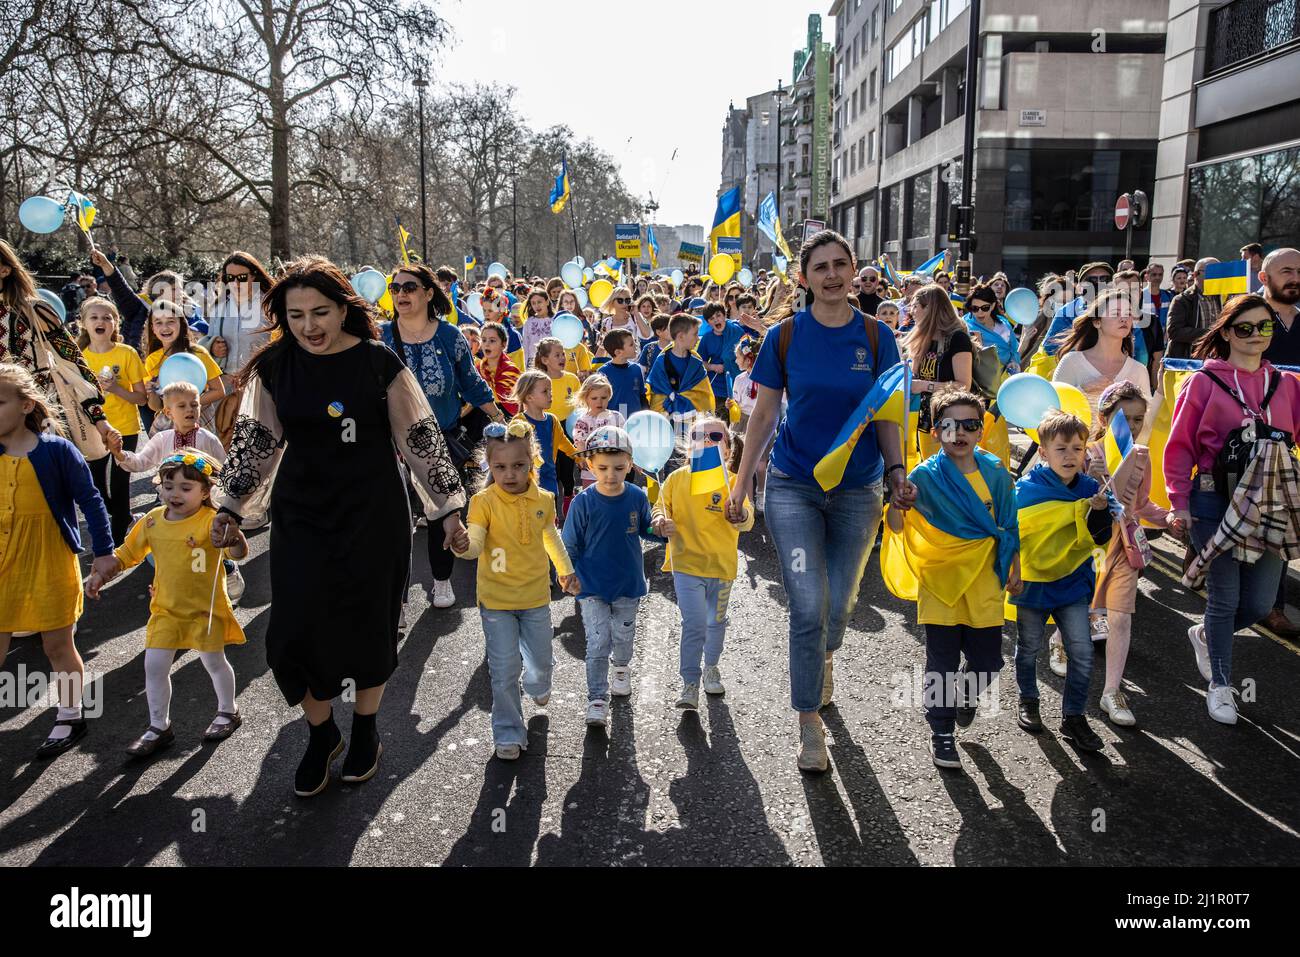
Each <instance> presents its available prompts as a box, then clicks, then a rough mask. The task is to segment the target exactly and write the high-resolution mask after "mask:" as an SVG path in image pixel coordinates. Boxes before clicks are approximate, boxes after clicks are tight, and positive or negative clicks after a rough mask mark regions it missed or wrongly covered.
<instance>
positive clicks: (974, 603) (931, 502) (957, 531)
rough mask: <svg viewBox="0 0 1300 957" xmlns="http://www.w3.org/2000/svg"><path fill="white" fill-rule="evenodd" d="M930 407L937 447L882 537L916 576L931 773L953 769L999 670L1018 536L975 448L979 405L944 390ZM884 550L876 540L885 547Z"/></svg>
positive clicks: (995, 469)
mask: <svg viewBox="0 0 1300 957" xmlns="http://www.w3.org/2000/svg"><path fill="white" fill-rule="evenodd" d="M930 407H931V410H932V412H933V421H934V426H933V428H932V430H931V432H932V434H933V436H934V438H935V439H936V441H938V442H939V443H940V445H941V448H940V451H939V452H937V453H935V454H934V455H932V456H930V458H928V459H926V460H925V461H924V462H922V463H921V464H920V465H918V466H917V467H916V468H915V469H913V470H912V474H911V475H910V476H909V477H908V478H909V481H910V482H911V483H912V484H913V485H914V486H915V488H916V504H915V506H914V507H913V508H912V509H910V510H908V511H906V512H904V511H900V510H899V509H896V508H890V509H889V511H888V521H889V529H890V532H891V533H892V534H893V535H895V536H901V537H902V542H903V548H904V550H905V552H906V555H907V561H908V564H909V565H910V566H911V568H912V569H913V571H914V572H915V577H916V580H917V586H916V589H917V590H916V597H917V602H916V617H917V621H918V622H919V623H920V624H922V625H924V626H925V683H924V688H923V693H924V698H925V717H926V721H927V722H928V723H929V725H930V731H931V735H930V748H931V753H932V755H933V757H934V763H935V764H936V765H938V766H939V767H948V768H959V767H961V758H960V756H959V755H958V753H957V747H956V741H955V738H954V732H955V727H956V726H961V727H963V728H964V727H967V726H969V725H970V723H971V722H972V721H973V720H974V719H975V708H976V699H977V698H978V697H979V695H981V694H983V693H984V691H985V690H986V689H987V688H988V687H989V686H990V685H991V684H992V682H993V679H994V678H995V677H996V676H997V673H998V672H999V671H1001V670H1002V664H1003V662H1002V622H1003V618H1004V615H1005V599H1004V594H1003V593H1004V591H1005V592H1008V593H1010V594H1012V595H1018V594H1020V592H1021V590H1022V589H1023V587H1024V586H1023V585H1022V584H1021V582H1020V558H1019V548H1020V534H1019V525H1018V523H1017V516H1016V502H1015V490H1014V488H1013V486H1012V481H1011V476H1010V474H1009V473H1008V472H1007V470H1006V469H1004V468H1003V467H1002V463H1001V462H1000V461H998V459H997V458H996V457H995V456H993V455H991V454H989V453H987V452H985V451H983V450H982V449H978V448H977V447H976V446H977V444H978V442H979V440H980V436H981V434H982V433H983V428H984V403H983V401H982V400H981V399H980V398H979V397H978V396H975V395H972V394H971V393H969V392H959V391H944V392H937V393H935V395H934V397H933V398H932V399H931V400H930ZM892 547H893V546H892V543H886V550H887V551H889V550H891V549H892ZM886 582H887V583H888V582H889V577H888V576H887V578H886ZM892 588H893V586H892V585H891V590H892ZM963 657H964V658H965V663H964V664H963V663H962V658H963Z"/></svg>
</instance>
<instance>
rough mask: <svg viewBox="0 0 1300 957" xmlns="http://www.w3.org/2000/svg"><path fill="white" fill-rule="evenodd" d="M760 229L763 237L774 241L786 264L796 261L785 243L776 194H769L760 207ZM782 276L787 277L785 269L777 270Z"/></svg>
mask: <svg viewBox="0 0 1300 957" xmlns="http://www.w3.org/2000/svg"><path fill="white" fill-rule="evenodd" d="M757 225H758V228H759V229H761V230H762V231H763V235H764V236H766V237H767V238H768V239H770V240H772V245H773V246H775V247H776V248H777V249H778V250H780V252H781V254H782V256H784V257H785V260H786V262H789V261H790V260H791V259H794V253H792V252H790V245H789V244H788V243H787V242H786V241H785V234H784V233H783V232H782V230H781V217H780V216H779V215H778V214H777V211H776V193H775V192H771V193H768V194H767V196H766V197H764V199H763V202H762V203H760V204H759V207H758V223H757ZM777 271H778V272H779V273H781V275H782V276H784V275H785V267H784V266H781V267H779V268H778V269H777Z"/></svg>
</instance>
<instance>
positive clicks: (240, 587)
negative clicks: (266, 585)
mask: <svg viewBox="0 0 1300 957" xmlns="http://www.w3.org/2000/svg"><path fill="white" fill-rule="evenodd" d="M226 596H227V597H228V598H229V599H230V604H231V605H238V604H239V599H241V598H243V597H244V576H243V575H242V574H241V573H240V571H239V566H238V565H232V566H231V568H230V571H229V572H228V573H227V574H226Z"/></svg>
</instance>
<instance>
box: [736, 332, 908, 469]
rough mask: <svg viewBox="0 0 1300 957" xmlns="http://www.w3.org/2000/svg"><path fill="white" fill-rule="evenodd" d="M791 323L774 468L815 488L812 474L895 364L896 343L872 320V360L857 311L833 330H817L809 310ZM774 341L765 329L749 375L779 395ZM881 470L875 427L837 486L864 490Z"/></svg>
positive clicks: (776, 342) (776, 338)
mask: <svg viewBox="0 0 1300 957" xmlns="http://www.w3.org/2000/svg"><path fill="white" fill-rule="evenodd" d="M793 321H794V334H793V335H792V336H791V338H790V351H789V352H788V353H787V354H786V357H785V367H786V381H787V383H788V391H787V399H788V401H789V404H788V406H787V408H786V413H785V418H784V419H782V420H781V428H780V431H779V432H778V433H777V437H776V444H775V446H773V448H772V464H773V465H774V466H775V467H776V468H778V469H780V470H781V471H782V472H784V473H785V474H787V475H789V476H790V477H791V478H794V479H797V480H799V481H801V482H812V483H815V482H816V481H817V480H816V478H814V476H813V469H814V468H815V467H816V465H817V463H818V462H819V461H821V459H822V457H823V456H824V455H825V454H826V453H827V452H828V451H830V447H831V443H832V442H834V441H835V436H836V435H838V434H839V431H840V429H841V428H842V427H843V425H844V423H845V422H846V421H847V420H848V418H849V416H850V415H852V414H853V411H854V410H855V409H856V408H857V407H858V403H860V402H861V401H862V399H863V398H864V397H865V396H866V394H867V393H868V392H869V391H870V390H871V387H872V385H874V384H875V381H876V378H877V377H878V374H879V373H882V372H884V371H885V370H886V369H888V368H889V367H890V366H892V365H895V364H896V363H897V362H898V361H899V358H898V344H897V343H896V342H895V341H894V334H893V332H892V330H890V328H889V327H888V326H886V325H885V324H884V323H883V322H880V321H879V320H876V319H871V320H870V321H871V322H875V323H877V325H878V326H879V333H880V335H879V339H880V343H879V344H880V355H879V356H873V355H872V354H871V343H870V341H869V340H868V339H867V330H866V326H865V324H864V322H863V316H862V313H860V312H859V311H858V310H856V309H855V310H853V318H852V320H850V321H849V323H848V324H847V325H844V326H841V327H840V328H838V329H831V328H829V327H827V326H823V325H822V324H821V323H820V322H818V321H817V320H816V319H814V318H813V315H812V313H811V312H810V311H807V310H805V311H804V312H801V313H798V314H796V315H795V317H794V320H793ZM779 339H780V331H779V330H777V329H776V328H775V327H773V329H772V330H769V332H768V334H767V335H766V336H764V337H763V345H762V348H761V349H760V350H759V353H758V359H757V360H755V362H754V368H753V370H752V371H751V372H750V379H751V381H753V382H757V383H758V384H759V385H762V386H767V387H768V388H769V389H778V390H779V389H780V388H781V387H782V381H781V359H780V356H779V355H778V354H777V351H778V348H779ZM884 471H885V463H884V460H883V459H882V458H881V456H880V447H879V445H877V443H876V428H875V426H874V425H873V426H871V427H869V428H868V429H867V430H866V431H865V432H864V433H863V434H862V438H861V439H859V440H858V444H857V446H856V447H855V448H854V450H853V455H852V457H851V458H850V459H849V465H848V468H846V469H845V470H844V480H843V481H842V482H841V483H840V484H841V487H843V488H855V487H861V486H864V485H870V484H871V483H873V482H877V481H879V480H880V479H881V477H882V476H883V475H884Z"/></svg>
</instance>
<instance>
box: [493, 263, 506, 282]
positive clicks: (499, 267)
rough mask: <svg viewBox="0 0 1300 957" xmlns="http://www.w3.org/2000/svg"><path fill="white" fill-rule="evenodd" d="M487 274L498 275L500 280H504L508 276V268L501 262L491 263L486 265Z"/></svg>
mask: <svg viewBox="0 0 1300 957" xmlns="http://www.w3.org/2000/svg"><path fill="white" fill-rule="evenodd" d="M488 275H489V276H500V277H501V280H502V281H503V282H504V281H505V280H506V279H509V278H510V270H508V269H507V268H506V267H505V265H504V264H502V263H493V264H492V265H490V266H488Z"/></svg>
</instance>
